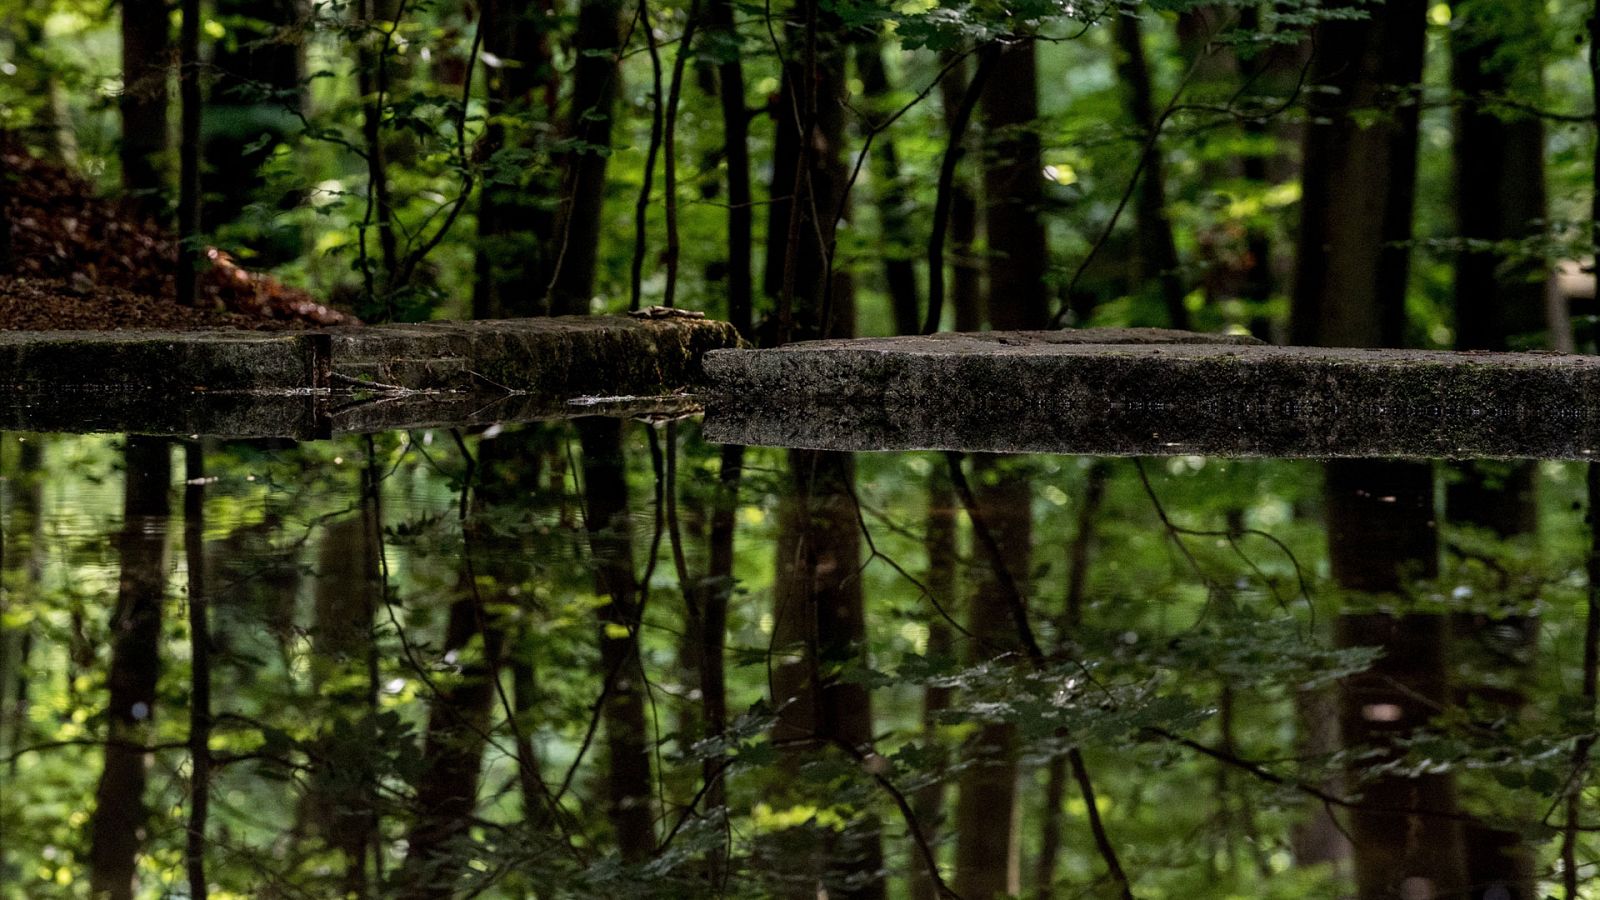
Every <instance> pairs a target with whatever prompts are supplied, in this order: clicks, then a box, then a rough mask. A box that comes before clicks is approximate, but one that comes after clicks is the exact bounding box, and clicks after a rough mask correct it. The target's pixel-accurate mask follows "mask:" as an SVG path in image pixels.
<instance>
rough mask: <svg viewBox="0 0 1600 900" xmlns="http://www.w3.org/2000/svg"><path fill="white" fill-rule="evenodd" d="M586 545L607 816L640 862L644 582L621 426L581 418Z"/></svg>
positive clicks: (645, 822) (645, 804)
mask: <svg viewBox="0 0 1600 900" xmlns="http://www.w3.org/2000/svg"><path fill="white" fill-rule="evenodd" d="M577 425H578V436H579V438H580V439H581V441H582V443H583V480H584V491H585V494H586V498H585V499H587V501H588V519H587V522H588V527H589V546H590V548H591V549H592V552H593V559H594V562H593V565H594V572H595V584H596V589H597V590H598V591H599V593H600V594H601V595H602V596H604V597H605V598H606V605H605V606H603V607H601V608H600V672H601V677H602V679H603V680H604V681H605V683H606V684H607V685H608V687H609V690H608V691H607V693H606V694H605V697H604V701H603V706H602V711H601V716H602V718H603V721H604V722H605V728H606V747H607V750H608V751H609V764H610V772H609V776H608V778H607V790H608V793H609V800H610V805H609V806H608V807H607V814H608V815H609V816H610V817H611V826H612V828H613V829H615V831H616V836H617V846H618V848H619V849H620V850H621V852H622V858H623V859H625V860H628V861H630V862H639V861H641V860H643V859H645V858H647V857H649V855H650V854H651V853H652V852H654V851H655V846H656V835H655V829H654V815H653V812H652V810H653V805H652V803H651V799H650V798H651V781H650V735H649V731H648V729H647V728H646V724H645V715H644V692H645V683H644V678H645V675H644V666H643V664H642V663H641V661H640V658H639V628H640V626H641V624H642V623H641V622H640V619H639V616H640V612H641V610H640V607H639V584H638V582H637V580H636V579H635V577H634V573H633V533H632V531H631V530H630V529H629V523H628V480H627V471H626V468H625V465H624V459H623V455H622V423H621V422H620V421H618V420H616V419H580V420H578V423H577Z"/></svg>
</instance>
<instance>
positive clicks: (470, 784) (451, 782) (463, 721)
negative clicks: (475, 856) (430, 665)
mask: <svg viewBox="0 0 1600 900" xmlns="http://www.w3.org/2000/svg"><path fill="white" fill-rule="evenodd" d="M466 552H468V553H470V552H472V551H471V549H470V548H469V549H468V550H467V551H466ZM473 574H474V573H473V570H472V569H471V567H470V566H469V567H468V569H467V571H465V572H463V573H462V576H461V583H460V585H459V586H458V587H457V591H458V592H459V594H460V596H458V597H457V599H456V600H455V601H454V602H453V603H451V604H450V612H449V624H448V625H447V626H446V629H445V639H444V647H443V648H442V649H443V650H444V652H445V653H446V654H450V653H455V654H458V655H459V656H460V657H461V658H460V659H459V660H458V665H460V667H461V671H460V675H459V676H458V677H457V678H456V679H455V680H454V681H452V682H450V683H449V684H447V685H445V686H443V687H441V688H440V690H439V693H438V695H437V696H436V697H434V698H433V702H432V704H431V710H430V712H429V715H428V732H427V739H426V741H425V742H424V744H423V748H422V767H421V772H420V774H419V776H418V778H417V782H416V801H415V805H416V810H417V819H416V821H415V822H414V823H413V824H412V826H411V831H410V832H409V834H408V835H407V838H406V843H407V851H406V861H405V868H404V870H403V871H402V872H401V874H400V880H401V888H400V892H399V896H401V897H404V898H408V900H422V898H434V897H437V898H448V897H453V896H455V894H456V892H457V890H458V889H459V887H460V885H459V884H457V882H458V881H459V880H460V879H461V876H462V875H463V874H464V872H465V870H466V866H467V862H468V859H469V856H468V855H467V854H466V853H463V852H461V848H459V847H455V846H453V843H454V842H456V841H458V840H467V828H468V827H469V825H470V820H471V816H472V812H473V810H474V809H476V808H477V805H478V774H479V771H480V769H481V768H482V763H483V748H484V744H485V741H486V739H487V735H488V733H489V723H490V713H491V711H492V709H493V703H494V696H495V694H494V690H495V689H494V682H493V680H492V679H493V678H494V675H495V667H494V665H493V664H492V663H491V662H490V661H491V660H492V659H494V658H495V657H497V656H498V655H499V653H500V648H501V645H502V643H503V640H502V635H501V632H500V629H499V628H498V627H495V626H493V625H492V624H490V623H488V622H485V621H483V617H484V616H486V615H487V613H486V612H485V611H484V609H483V608H482V605H481V603H480V601H479V599H478V598H477V597H475V596H474V595H473V591H474V588H473V586H472V582H471V579H472V577H473ZM474 637H481V644H480V645H479V646H478V647H476V648H473V647H470V646H469V645H470V644H471V642H472V639H473V638H474Z"/></svg>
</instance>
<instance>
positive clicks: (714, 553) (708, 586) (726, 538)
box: [693, 445, 744, 883]
mask: <svg viewBox="0 0 1600 900" xmlns="http://www.w3.org/2000/svg"><path fill="white" fill-rule="evenodd" d="M743 469H744V448H743V447H738V446H732V445H729V446H724V447H723V448H722V463H721V467H720V468H719V470H718V477H717V493H716V498H715V499H714V500H713V502H712V508H711V529H710V540H709V542H708V543H709V545H710V547H709V551H710V553H709V557H710V558H709V559H708V560H707V565H706V576H705V578H703V579H701V581H700V584H699V585H697V587H696V594H697V595H698V603H697V604H696V606H697V615H696V617H695V618H696V619H697V621H696V622H695V623H694V624H695V626H696V627H695V629H694V631H695V634H694V635H693V637H694V639H696V640H698V642H699V645H698V647H697V652H696V654H695V657H696V661H697V663H698V664H699V672H700V709H701V716H702V719H703V730H704V734H705V736H706V737H708V738H714V737H720V736H721V735H722V734H723V733H724V732H726V731H727V728H728V686H727V675H726V659H725V657H726V653H727V631H728V599H729V598H730V597H732V596H733V588H734V585H735V584H736V582H735V580H734V574H733V564H734V557H733V541H734V534H735V526H736V524H737V519H736V517H737V515H738V512H739V481H740V478H741V475H742V473H743ZM722 765H723V759H722V757H721V755H720V754H719V755H716V756H712V757H710V758H708V759H706V761H705V763H704V764H703V765H702V767H701V772H702V776H703V778H704V779H705V781H706V782H707V783H708V784H709V788H708V789H707V791H706V799H705V807H706V809H707V810H719V811H721V812H718V813H715V814H719V815H720V814H725V812H726V810H723V806H724V805H725V804H726V803H727V789H726V787H725V783H724V781H723V779H722V772H721V769H722ZM712 874H713V878H712V881H713V883H717V879H716V877H715V875H716V873H715V872H713V873H712Z"/></svg>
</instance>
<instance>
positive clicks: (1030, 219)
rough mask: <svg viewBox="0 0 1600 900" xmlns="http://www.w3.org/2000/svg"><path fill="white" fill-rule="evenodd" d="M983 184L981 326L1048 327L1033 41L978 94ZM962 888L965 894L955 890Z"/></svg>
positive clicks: (1008, 54)
mask: <svg viewBox="0 0 1600 900" xmlns="http://www.w3.org/2000/svg"><path fill="white" fill-rule="evenodd" d="M982 110H983V125H984V130H985V132H986V134H985V140H984V157H983V159H984V167H983V189H984V202H985V204H986V209H985V213H986V217H987V221H988V226H989V257H988V261H989V324H991V325H992V326H994V327H995V328H996V329H1003V330H1010V329H1042V328H1048V327H1049V326H1050V295H1049V292H1048V291H1047V290H1046V289H1045V275H1046V274H1047V273H1048V272H1049V268H1050V253H1049V246H1048V245H1047V243H1046V241H1045V231H1044V222H1043V220H1042V219H1041V218H1040V211H1041V208H1042V207H1043V205H1044V186H1043V185H1042V184H1041V181H1042V179H1041V177H1040V175H1039V173H1040V171H1042V169H1043V162H1042V160H1041V157H1040V149H1039V134H1038V132H1037V131H1036V130H1035V129H1036V128H1037V127H1038V121H1037V120H1038V118H1039V98H1038V74H1037V72H1036V68H1035V64H1034V45H1033V42H1031V41H1019V42H1017V43H1015V44H1012V45H1010V46H1008V47H1006V48H1005V49H1004V51H1003V52H1002V53H1001V55H1000V58H999V60H998V61H997V62H996V63H995V67H994V72H993V74H991V75H990V76H989V79H988V81H987V83H986V84H985V85H984V94H983V107H982ZM962 893H963V894H964V893H965V892H962Z"/></svg>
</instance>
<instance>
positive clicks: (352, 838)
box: [301, 491, 380, 897]
mask: <svg viewBox="0 0 1600 900" xmlns="http://www.w3.org/2000/svg"><path fill="white" fill-rule="evenodd" d="M362 496H363V498H368V497H369V496H370V494H369V493H368V492H367V491H363V492H362ZM376 515H377V510H376V507H375V505H374V504H373V503H371V502H370V500H365V499H364V501H363V503H362V505H361V511H360V514H359V515H354V516H346V517H343V518H339V519H335V520H333V521H332V522H329V523H328V524H327V525H326V526H324V529H323V534H322V540H321V542H320V544H319V546H318V548H317V569H316V575H315V578H314V590H313V612H312V626H311V651H312V652H311V683H312V688H313V691H314V692H315V693H316V694H318V695H320V696H322V697H323V698H325V699H326V701H327V703H328V704H329V707H330V709H329V710H328V712H327V717H328V718H329V719H331V720H332V721H334V722H340V721H343V722H344V723H346V724H350V723H352V722H354V721H356V720H358V719H360V718H362V717H364V716H366V715H368V714H369V712H370V710H369V706H368V705H369V703H370V699H371V698H370V697H369V695H368V688H366V687H364V686H360V682H361V681H362V680H364V679H362V677H361V676H362V673H364V672H366V671H367V668H368V665H369V664H368V660H367V656H368V654H369V652H370V647H371V644H372V640H373V634H372V624H373V615H374V613H375V612H376V611H377V607H378V601H379V596H380V587H379V577H380V576H379V572H378V566H377V554H378V552H379V550H378V548H377V546H376V542H377V535H378V523H377V517H376ZM357 733H358V732H357V731H356V730H355V729H351V728H337V727H336V728H334V729H333V730H332V731H330V732H328V733H325V734H323V735H322V736H321V737H319V738H318V740H317V750H318V752H317V753H316V755H315V757H314V759H315V760H317V761H318V764H317V767H316V769H315V770H314V771H313V772H312V773H311V778H310V785H309V786H308V788H307V790H306V794H305V796H304V798H303V799H302V801H301V815H302V816H303V817H304V818H306V819H309V820H310V821H311V823H312V824H313V826H314V827H315V829H316V832H317V833H318V834H319V835H321V836H322V838H323V840H324V841H326V842H327V844H328V846H330V847H332V848H333V849H334V850H336V851H338V853H339V854H340V855H341V856H342V857H343V858H344V864H345V872H344V879H343V882H342V885H341V888H342V891H343V892H344V893H346V894H352V895H354V896H356V897H366V896H368V886H367V875H366V865H365V861H364V860H365V856H366V852H367V849H368V847H369V846H370V845H371V844H372V842H373V839H374V837H373V826H374V823H375V817H376V812H375V805H374V804H375V800H376V798H375V797H374V796H373V794H372V785H373V775H372V773H371V772H370V771H368V770H367V767H366V764H365V763H358V764H355V765H352V764H350V761H352V760H356V761H359V760H364V759H366V750H367V749H368V748H360V747H353V746H351V745H350V743H351V742H352V741H354V740H356V739H357V738H356V737H355V735H356V734H357Z"/></svg>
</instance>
